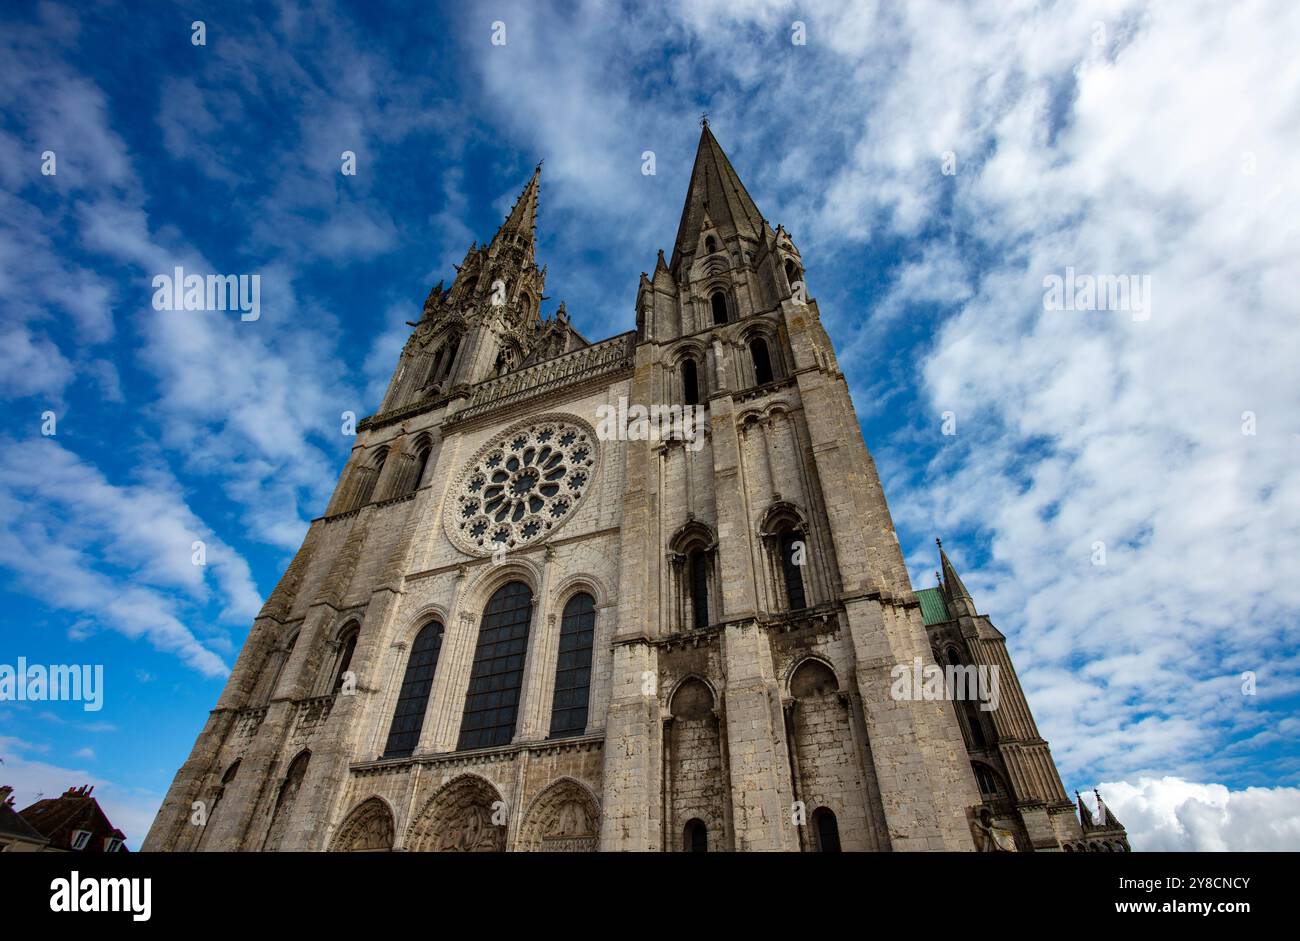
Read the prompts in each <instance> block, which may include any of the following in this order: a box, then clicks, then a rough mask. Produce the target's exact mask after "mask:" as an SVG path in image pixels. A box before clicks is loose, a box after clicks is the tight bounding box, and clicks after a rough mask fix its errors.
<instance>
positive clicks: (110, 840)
mask: <svg viewBox="0 0 1300 941" xmlns="http://www.w3.org/2000/svg"><path fill="white" fill-rule="evenodd" d="M121 848H122V841H121V840H120V839H119V838H118V837H115V836H110V837H107V838H106V839H105V840H104V852H105V853H116V852H117V851H118V850H120V849H121Z"/></svg>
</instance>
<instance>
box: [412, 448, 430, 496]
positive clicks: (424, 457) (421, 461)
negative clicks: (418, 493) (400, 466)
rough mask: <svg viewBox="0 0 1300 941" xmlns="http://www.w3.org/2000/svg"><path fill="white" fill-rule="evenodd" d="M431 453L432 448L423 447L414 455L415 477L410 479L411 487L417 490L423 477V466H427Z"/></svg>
mask: <svg viewBox="0 0 1300 941" xmlns="http://www.w3.org/2000/svg"><path fill="white" fill-rule="evenodd" d="M432 453H433V448H431V447H427V446H426V447H423V448H420V450H419V451H418V452H417V453H416V455H415V477H414V479H413V480H412V481H411V489H412V490H419V489H420V481H422V480H423V479H424V471H425V468H427V467H428V466H429V455H430V454H432Z"/></svg>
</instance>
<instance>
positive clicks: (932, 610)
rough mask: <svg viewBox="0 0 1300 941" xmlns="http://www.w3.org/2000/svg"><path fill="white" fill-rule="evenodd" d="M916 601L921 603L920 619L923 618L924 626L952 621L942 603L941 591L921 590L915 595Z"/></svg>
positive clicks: (932, 589)
mask: <svg viewBox="0 0 1300 941" xmlns="http://www.w3.org/2000/svg"><path fill="white" fill-rule="evenodd" d="M916 600H917V601H919V602H921V617H923V618H925V623H926V626H929V625H931V624H942V623H943V622H944V621H951V620H952V616H951V615H949V614H948V606H947V605H946V604H944V601H943V589H941V588H922V589H921V590H920V591H918V592H917V593H916Z"/></svg>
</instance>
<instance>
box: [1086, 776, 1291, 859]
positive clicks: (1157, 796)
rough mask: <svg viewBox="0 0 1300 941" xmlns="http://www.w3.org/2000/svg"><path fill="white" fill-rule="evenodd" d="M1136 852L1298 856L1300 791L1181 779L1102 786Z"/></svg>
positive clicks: (1147, 780)
mask: <svg viewBox="0 0 1300 941" xmlns="http://www.w3.org/2000/svg"><path fill="white" fill-rule="evenodd" d="M1100 791H1101V795H1102V799H1103V800H1105V802H1106V804H1107V806H1109V807H1110V808H1111V810H1113V811H1114V813H1115V816H1116V817H1118V818H1119V821H1120V823H1122V824H1124V828H1125V829H1126V830H1127V831H1128V837H1129V845H1130V846H1132V847H1133V849H1134V850H1135V851H1137V852H1176V851H1192V852H1207V851H1224V850H1227V851H1241V850H1260V851H1264V852H1295V851H1297V850H1300V788H1294V787H1273V788H1267V787H1251V788H1246V789H1245V790H1229V789H1228V788H1226V787H1224V786H1223V785H1222V784H1198V783H1194V782H1192V781H1185V780H1183V779H1182V778H1177V777H1163V778H1148V777H1143V778H1139V779H1138V781H1137V782H1136V783H1129V782H1127V781H1120V782H1117V783H1107V784H1102V785H1101V787H1100Z"/></svg>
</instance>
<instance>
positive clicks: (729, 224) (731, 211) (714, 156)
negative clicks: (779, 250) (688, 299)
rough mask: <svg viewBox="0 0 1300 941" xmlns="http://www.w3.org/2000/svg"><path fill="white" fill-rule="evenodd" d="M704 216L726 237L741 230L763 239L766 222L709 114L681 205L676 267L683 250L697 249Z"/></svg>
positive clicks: (757, 238) (703, 124)
mask: <svg viewBox="0 0 1300 941" xmlns="http://www.w3.org/2000/svg"><path fill="white" fill-rule="evenodd" d="M705 216H708V218H709V220H710V221H711V222H712V223H713V226H714V228H715V229H716V230H717V232H718V235H719V236H720V237H721V238H723V239H726V238H729V237H730V236H732V235H735V234H739V235H741V236H744V237H746V238H750V239H753V240H754V241H756V242H757V241H760V240H761V237H762V231H763V226H764V225H765V224H766V223H764V221H763V215H762V213H760V212H759V211H758V206H756V205H755V204H754V200H753V199H751V198H750V195H749V192H748V191H747V190H746V189H745V184H744V183H742V182H740V177H739V176H738V175H737V174H736V170H735V168H734V167H732V165H731V161H730V160H728V159H727V155H726V154H725V153H723V152H722V147H721V145H719V144H718V140H717V138H715V137H714V136H713V131H712V130H711V129H710V127H709V122H708V120H707V118H706V119H704V120H701V122H700V142H699V146H698V147H697V148H696V150H695V166H694V167H693V168H692V169H691V182H690V185H689V186H688V187H687V189H686V203H685V205H684V206H683V207H682V218H681V222H680V223H678V226H677V240H676V241H675V242H674V243H673V257H672V261H671V263H670V264H671V267H672V268H673V269H674V270H676V267H677V261H678V259H679V258H681V256H682V254H683V253H684V252H688V251H693V250H694V248H695V241H696V239H697V238H698V236H699V233H700V230H701V229H702V228H703V226H704V219H705Z"/></svg>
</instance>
